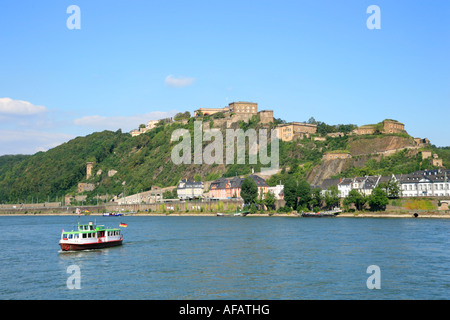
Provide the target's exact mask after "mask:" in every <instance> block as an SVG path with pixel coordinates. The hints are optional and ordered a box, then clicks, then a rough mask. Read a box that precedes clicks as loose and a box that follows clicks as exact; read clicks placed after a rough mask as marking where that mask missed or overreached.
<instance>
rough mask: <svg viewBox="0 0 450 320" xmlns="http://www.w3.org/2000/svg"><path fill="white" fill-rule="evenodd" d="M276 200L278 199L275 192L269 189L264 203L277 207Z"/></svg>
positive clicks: (270, 207) (272, 207) (269, 206)
mask: <svg viewBox="0 0 450 320" xmlns="http://www.w3.org/2000/svg"><path fill="white" fill-rule="evenodd" d="M276 201H277V198H276V197H275V194H274V193H273V191H272V190H269V191H268V192H267V193H266V194H265V195H264V204H265V205H266V207H267V208H269V209H275V202H276Z"/></svg>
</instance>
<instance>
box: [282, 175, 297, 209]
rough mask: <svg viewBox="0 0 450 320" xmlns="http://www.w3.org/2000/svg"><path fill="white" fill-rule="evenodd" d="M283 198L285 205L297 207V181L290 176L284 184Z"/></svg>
mask: <svg viewBox="0 0 450 320" xmlns="http://www.w3.org/2000/svg"><path fill="white" fill-rule="evenodd" d="M284 200H285V201H286V206H287V207H291V208H297V183H296V182H295V180H294V179H292V178H290V179H288V180H287V181H286V183H285V184H284Z"/></svg>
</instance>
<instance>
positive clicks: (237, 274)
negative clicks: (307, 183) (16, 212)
mask: <svg viewBox="0 0 450 320" xmlns="http://www.w3.org/2000/svg"><path fill="white" fill-rule="evenodd" d="M81 220H82V222H85V223H87V222H88V221H94V220H96V222H97V223H98V224H105V225H106V226H110V227H117V226H118V225H119V223H120V222H124V223H127V224H128V227H127V228H124V229H123V234H124V244H123V245H122V246H120V247H115V248H109V249H101V250H91V251H83V252H62V251H61V250H60V248H59V245H58V240H59V237H60V234H61V230H62V229H65V230H69V229H72V227H73V226H74V225H75V224H76V223H77V217H74V216H11V217H9V216H2V217H0V245H1V251H0V265H1V271H0V299H25V300H35V299H83V300H86V299H87V300H90V299H138V300H141V299H151V300H154V299H158V300H159V299H164V300H172V299H173V300H179V299H189V300H204V299H208V300H211V299H212V300H248V299H251V300H262V299H264V300H302V299H314V300H316V299H333V300H334V299H349V300H350V299H351V300H356V299H377V300H379V299H383V300H384V299H426V300H435V299H448V298H449V297H450V247H449V244H450V241H449V231H450V221H449V220H441V219H436V220H435V219H389V218H388V219H381V218H378V219H377V218H319V219H317V218H287V217H286V218H285V217H170V216H169V217H138V216H129V217H101V216H97V217H94V216H91V217H85V216H83V217H81ZM373 265H375V266H378V268H379V272H375V273H373V274H372V273H371V272H369V273H368V272H367V271H368V270H367V269H368V267H369V266H373ZM73 266H75V267H76V268H78V269H77V270H78V271H79V273H78V275H79V278H78V279H79V282H78V284H79V288H80V289H76V288H75V289H73V285H72V286H70V283H72V284H74V283H75V282H70V283H69V285H68V279H69V278H70V277H72V275H74V273H72V272H73V271H72V270H73V269H71V268H73ZM372 276H377V278H376V281H375V282H376V283H378V284H379V285H380V288H379V289H376V288H375V289H369V288H368V285H367V280H368V278H369V277H372ZM375 282H371V283H375ZM70 288H72V289H70Z"/></svg>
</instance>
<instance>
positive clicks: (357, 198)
mask: <svg viewBox="0 0 450 320" xmlns="http://www.w3.org/2000/svg"><path fill="white" fill-rule="evenodd" d="M366 202H367V198H366V196H365V195H363V194H361V193H360V192H359V191H358V190H356V189H353V190H351V191H350V192H349V193H348V196H347V198H345V200H344V205H345V206H350V205H351V204H352V203H353V204H354V205H355V207H356V209H357V210H359V211H361V210H362V209H363V208H364V205H365V204H366Z"/></svg>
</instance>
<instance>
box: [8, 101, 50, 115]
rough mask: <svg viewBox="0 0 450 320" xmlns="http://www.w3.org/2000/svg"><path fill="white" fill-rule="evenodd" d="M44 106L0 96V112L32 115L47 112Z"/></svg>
mask: <svg viewBox="0 0 450 320" xmlns="http://www.w3.org/2000/svg"><path fill="white" fill-rule="evenodd" d="M47 111H48V109H47V108H46V107H44V106H36V105H34V104H32V103H30V102H28V101H22V100H13V99H11V98H0V114H6V115H19V116H21V115H25V116H27V115H34V114H39V113H43V112H47Z"/></svg>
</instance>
